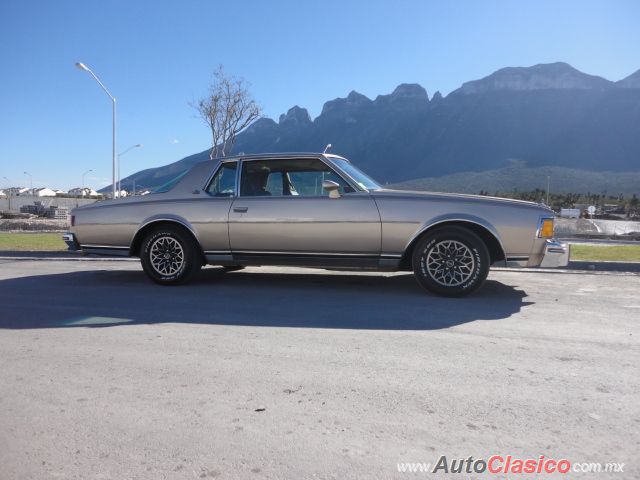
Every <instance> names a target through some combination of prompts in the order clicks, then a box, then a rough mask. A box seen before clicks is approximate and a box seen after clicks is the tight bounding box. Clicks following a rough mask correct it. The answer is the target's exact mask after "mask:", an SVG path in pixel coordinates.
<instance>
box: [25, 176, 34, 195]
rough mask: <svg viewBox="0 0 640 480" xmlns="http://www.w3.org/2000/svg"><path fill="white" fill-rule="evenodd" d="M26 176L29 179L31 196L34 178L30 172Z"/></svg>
mask: <svg viewBox="0 0 640 480" xmlns="http://www.w3.org/2000/svg"><path fill="white" fill-rule="evenodd" d="M24 174H25V175H27V176H28V177H29V191H30V194H31V195H33V177H32V176H31V174H30V173H29V172H24Z"/></svg>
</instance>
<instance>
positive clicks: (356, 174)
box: [330, 157, 382, 190]
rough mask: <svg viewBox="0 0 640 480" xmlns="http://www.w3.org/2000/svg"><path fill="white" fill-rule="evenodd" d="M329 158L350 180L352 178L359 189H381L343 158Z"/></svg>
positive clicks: (376, 183)
mask: <svg viewBox="0 0 640 480" xmlns="http://www.w3.org/2000/svg"><path fill="white" fill-rule="evenodd" d="M330 158H331V161H332V162H333V163H335V164H336V165H337V166H338V167H340V168H341V169H342V170H343V171H344V172H345V173H347V174H348V175H349V176H350V177H351V178H353V179H354V180H355V181H356V183H357V184H358V185H359V186H360V187H361V188H363V189H365V190H379V189H381V188H382V187H381V186H380V184H379V183H378V182H376V181H375V180H373V179H372V178H371V177H370V176H368V175H367V174H366V173H363V172H362V170H360V169H359V168H357V167H356V166H354V165H353V164H352V163H350V162H348V161H346V160H345V159H344V158H339V157H330Z"/></svg>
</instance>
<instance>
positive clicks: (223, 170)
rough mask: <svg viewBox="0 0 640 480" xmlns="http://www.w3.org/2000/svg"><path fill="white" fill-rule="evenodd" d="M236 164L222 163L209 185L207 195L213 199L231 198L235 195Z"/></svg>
mask: <svg viewBox="0 0 640 480" xmlns="http://www.w3.org/2000/svg"><path fill="white" fill-rule="evenodd" d="M237 168H238V162H228V163H223V164H222V165H221V166H220V168H219V169H218V171H217V172H216V174H215V175H214V177H213V178H212V179H211V183H209V186H208V187H207V190H206V191H207V193H208V194H209V195H211V196H213V197H232V196H234V195H235V194H236V170H237Z"/></svg>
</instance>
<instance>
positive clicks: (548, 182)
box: [547, 175, 551, 207]
mask: <svg viewBox="0 0 640 480" xmlns="http://www.w3.org/2000/svg"><path fill="white" fill-rule="evenodd" d="M550 183H551V175H547V207H548V206H549V184H550Z"/></svg>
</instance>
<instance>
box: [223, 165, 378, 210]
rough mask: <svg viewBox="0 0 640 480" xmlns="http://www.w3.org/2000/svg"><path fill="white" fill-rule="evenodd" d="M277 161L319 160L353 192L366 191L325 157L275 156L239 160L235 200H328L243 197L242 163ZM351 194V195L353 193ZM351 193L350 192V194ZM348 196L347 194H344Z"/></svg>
mask: <svg viewBox="0 0 640 480" xmlns="http://www.w3.org/2000/svg"><path fill="white" fill-rule="evenodd" d="M277 160H293V161H295V160H319V161H320V162H322V163H324V164H325V165H326V166H327V168H328V169H329V170H331V171H332V172H333V173H335V174H336V175H337V176H338V177H340V178H341V179H342V180H343V181H344V182H345V183H346V184H347V185H349V186H350V187H351V188H353V189H354V190H355V192H358V191H360V192H363V191H364V192H367V190H366V189H363V188H362V187H361V186H360V185H358V184H357V183H356V182H355V181H354V180H353V179H352V178H351V177H350V176H348V175H346V178H345V173H344V172H343V171H342V170H340V169H339V168H337V167H336V166H335V165H333V164H332V163H329V162H328V161H327V159H326V157H325V156H324V155H322V156H318V155H306V156H305V155H299V156H284V155H283V156H282V157H280V156H277V155H274V156H272V157H255V158H253V157H248V158H245V157H243V158H241V159H240V161H239V163H240V167H239V169H238V172H239V173H238V177H237V180H236V189H237V190H236V192H237V198H261V199H265V198H329V197H328V196H327V195H268V196H264V197H263V196H256V195H246V196H243V195H242V190H241V189H240V185H241V181H242V167H243V165H244V162H269V161H277ZM355 192H353V193H355ZM350 193H352V192H350ZM345 195H348V194H345ZM331 200H335V199H333V198H332V199H331Z"/></svg>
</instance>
